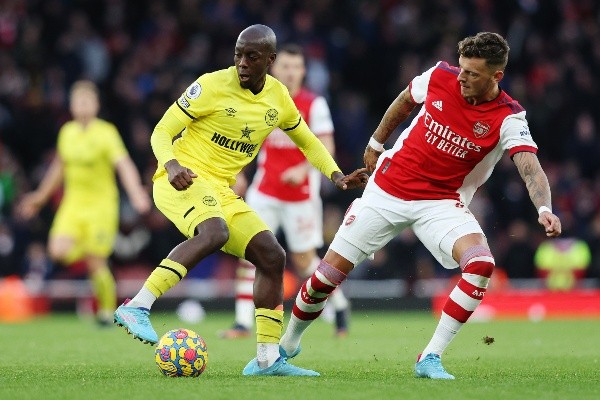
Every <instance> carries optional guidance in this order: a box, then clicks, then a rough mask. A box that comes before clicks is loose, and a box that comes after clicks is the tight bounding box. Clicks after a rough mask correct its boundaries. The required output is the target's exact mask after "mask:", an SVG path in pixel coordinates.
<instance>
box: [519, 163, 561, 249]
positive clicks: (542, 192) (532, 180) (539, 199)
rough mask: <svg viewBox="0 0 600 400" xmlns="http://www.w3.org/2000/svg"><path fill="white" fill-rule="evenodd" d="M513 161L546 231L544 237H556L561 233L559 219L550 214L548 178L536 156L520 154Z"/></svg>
mask: <svg viewBox="0 0 600 400" xmlns="http://www.w3.org/2000/svg"><path fill="white" fill-rule="evenodd" d="M513 161H514V163H515V165H516V166H517V169H518V170H519V174H520V175H521V178H522V179H523V181H524V182H525V186H526V187H527V191H528V192H529V198H531V202H532V203H533V205H534V206H535V208H536V209H537V210H538V212H539V218H538V222H539V223H540V225H542V226H543V227H544V228H545V230H546V236H548V237H556V236H558V235H560V233H561V230H562V228H561V224H560V219H559V218H558V217H557V216H556V215H554V214H553V213H552V211H551V210H552V195H551V193H550V184H549V183H548V177H547V176H546V173H544V170H543V169H542V166H541V165H540V162H539V160H538V158H537V156H536V155H535V154H534V153H530V152H520V153H516V154H515V155H514V156H513Z"/></svg>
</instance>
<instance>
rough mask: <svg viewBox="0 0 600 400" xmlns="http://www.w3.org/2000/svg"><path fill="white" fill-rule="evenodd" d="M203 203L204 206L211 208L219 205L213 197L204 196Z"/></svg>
mask: <svg viewBox="0 0 600 400" xmlns="http://www.w3.org/2000/svg"><path fill="white" fill-rule="evenodd" d="M202 202H203V203H204V204H206V205H207V206H211V207H212V206H216V205H217V200H215V198H214V197H212V196H204V198H203V199H202Z"/></svg>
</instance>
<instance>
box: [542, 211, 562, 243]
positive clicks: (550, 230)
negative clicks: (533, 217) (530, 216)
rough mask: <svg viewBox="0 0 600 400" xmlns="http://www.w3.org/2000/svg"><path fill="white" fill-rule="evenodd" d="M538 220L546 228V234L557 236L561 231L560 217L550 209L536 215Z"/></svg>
mask: <svg viewBox="0 0 600 400" xmlns="http://www.w3.org/2000/svg"><path fill="white" fill-rule="evenodd" d="M538 222H539V223H540V225H542V226H543V227H544V229H545V230H546V236H548V237H557V236H558V235H560V233H561V232H562V227H561V224H560V219H559V218H558V217H557V216H556V215H554V214H552V213H551V212H550V211H544V212H543V213H541V214H540V216H539V217H538Z"/></svg>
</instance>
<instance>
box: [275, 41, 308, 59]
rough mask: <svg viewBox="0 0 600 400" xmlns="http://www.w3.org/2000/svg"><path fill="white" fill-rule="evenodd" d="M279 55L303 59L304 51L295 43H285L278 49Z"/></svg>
mask: <svg viewBox="0 0 600 400" xmlns="http://www.w3.org/2000/svg"><path fill="white" fill-rule="evenodd" d="M279 53H288V54H291V55H294V56H302V57H304V49H303V48H302V46H300V45H298V44H295V43H286V44H284V45H282V46H281V47H280V48H279Z"/></svg>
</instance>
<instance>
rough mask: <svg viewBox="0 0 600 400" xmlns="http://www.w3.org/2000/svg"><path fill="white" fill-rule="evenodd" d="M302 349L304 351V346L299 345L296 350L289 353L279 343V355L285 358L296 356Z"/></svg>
mask: <svg viewBox="0 0 600 400" xmlns="http://www.w3.org/2000/svg"><path fill="white" fill-rule="evenodd" d="M301 351H302V346H300V345H298V347H297V348H296V350H294V351H293V352H291V353H290V354H289V355H288V353H287V351H285V349H284V348H283V347H281V345H279V355H280V356H281V357H283V359H284V360H289V359H290V358H294V357H296V356H297V355H298V354H300V352H301Z"/></svg>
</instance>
